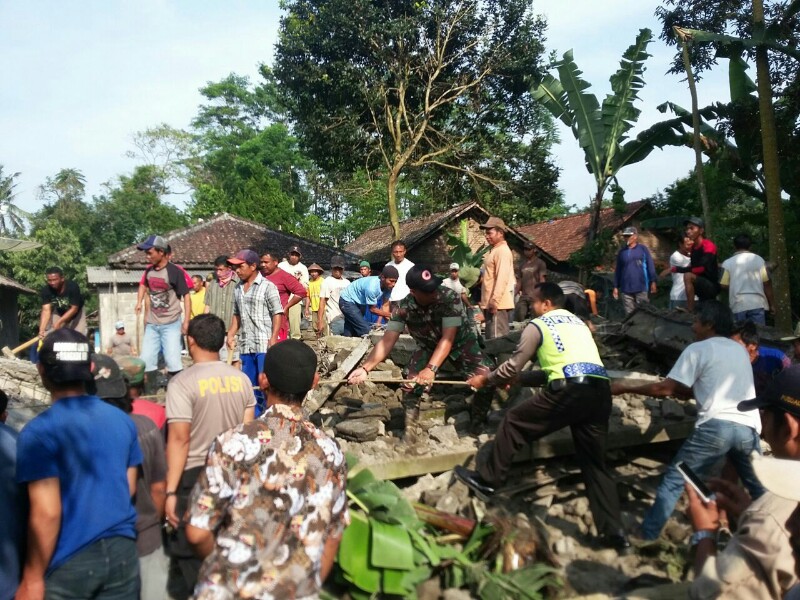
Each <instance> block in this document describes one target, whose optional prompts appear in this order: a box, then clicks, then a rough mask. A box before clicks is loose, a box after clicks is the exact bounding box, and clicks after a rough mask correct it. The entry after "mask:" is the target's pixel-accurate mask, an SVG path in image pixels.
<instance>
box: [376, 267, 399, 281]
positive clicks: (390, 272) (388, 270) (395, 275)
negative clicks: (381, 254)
mask: <svg viewBox="0 0 800 600" xmlns="http://www.w3.org/2000/svg"><path fill="white" fill-rule="evenodd" d="M381 275H383V278H384V279H400V272H399V271H398V270H397V269H396V268H395V267H393V266H392V265H386V266H385V267H383V271H381Z"/></svg>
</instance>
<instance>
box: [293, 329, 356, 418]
mask: <svg viewBox="0 0 800 600" xmlns="http://www.w3.org/2000/svg"><path fill="white" fill-rule="evenodd" d="M371 346H372V343H371V342H370V341H369V338H368V337H365V338H364V339H362V340H361V343H359V344H358V346H356V347H355V348H353V351H352V352H350V354H349V355H348V356H347V358H345V359H344V360H343V361H342V364H341V365H339V367H338V368H337V369H336V370H335V371H334V372H333V373H331V374H330V375H329V377H328V378H329V379H332V380H335V382H334V383H322V384H321V385H319V386H318V387H317V388H316V389H313V390H311V391H310V392H309V393H308V394H307V395H306V399H305V400H304V401H303V409H305V410H306V411H307V412H308V414H309V415H310V414H313V413H315V412H317V411H318V410H319V409H320V407H321V406H322V405H323V404H325V402H327V400H328V398H330V397H331V396H333V395H334V394H335V393H336V390H338V389H339V386H341V385H342V381H341V380H343V379H345V378H346V377H347V376H348V375H349V374H350V371H352V370H353V369H355V368H356V367H357V366H358V365H359V363H360V362H361V359H362V358H364V356H365V355H366V354H367V352H369V349H370V347H371ZM336 380H338V381H336Z"/></svg>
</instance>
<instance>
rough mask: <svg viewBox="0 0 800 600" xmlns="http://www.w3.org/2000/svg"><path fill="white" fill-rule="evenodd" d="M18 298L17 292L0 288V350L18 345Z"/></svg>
mask: <svg viewBox="0 0 800 600" xmlns="http://www.w3.org/2000/svg"><path fill="white" fill-rule="evenodd" d="M18 298H19V292H18V291H17V290H15V289H13V288H7V287H0V348H2V347H4V346H8V347H9V348H14V347H15V346H18V345H19V322H18V319H19V316H18V314H17V311H18V308H17V299H18Z"/></svg>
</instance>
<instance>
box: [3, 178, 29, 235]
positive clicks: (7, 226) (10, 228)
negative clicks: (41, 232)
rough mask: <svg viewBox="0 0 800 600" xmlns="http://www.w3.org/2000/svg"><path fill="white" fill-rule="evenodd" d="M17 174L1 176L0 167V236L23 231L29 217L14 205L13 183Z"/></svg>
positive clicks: (14, 184) (14, 183)
mask: <svg viewBox="0 0 800 600" xmlns="http://www.w3.org/2000/svg"><path fill="white" fill-rule="evenodd" d="M17 177H19V173H11V175H3V165H0V234H2V235H13V234H15V233H19V232H22V231H24V229H25V221H26V220H27V219H28V218H30V215H29V214H28V213H26V212H25V211H24V210H22V209H21V208H19V207H18V206H17V205H16V204H14V196H16V192H14V188H15V187H16V186H17V183H16V182H15V181H14V180H15V179H16V178H17Z"/></svg>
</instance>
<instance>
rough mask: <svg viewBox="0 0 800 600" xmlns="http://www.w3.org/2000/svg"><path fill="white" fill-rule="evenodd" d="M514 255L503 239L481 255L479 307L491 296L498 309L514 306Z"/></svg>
mask: <svg viewBox="0 0 800 600" xmlns="http://www.w3.org/2000/svg"><path fill="white" fill-rule="evenodd" d="M516 283H517V280H516V277H514V256H513V255H512V254H511V248H509V247H508V243H507V242H506V241H505V240H503V241H502V242H498V243H497V244H495V245H494V246H492V248H491V250H489V252H487V253H486V254H485V255H484V257H483V283H482V284H481V303H480V307H481V308H484V309H485V308H486V307H487V305H488V304H489V300H490V299H491V298H493V299H494V300H495V303H496V304H497V309H498V310H509V309H513V308H514V286H515V285H516Z"/></svg>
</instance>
